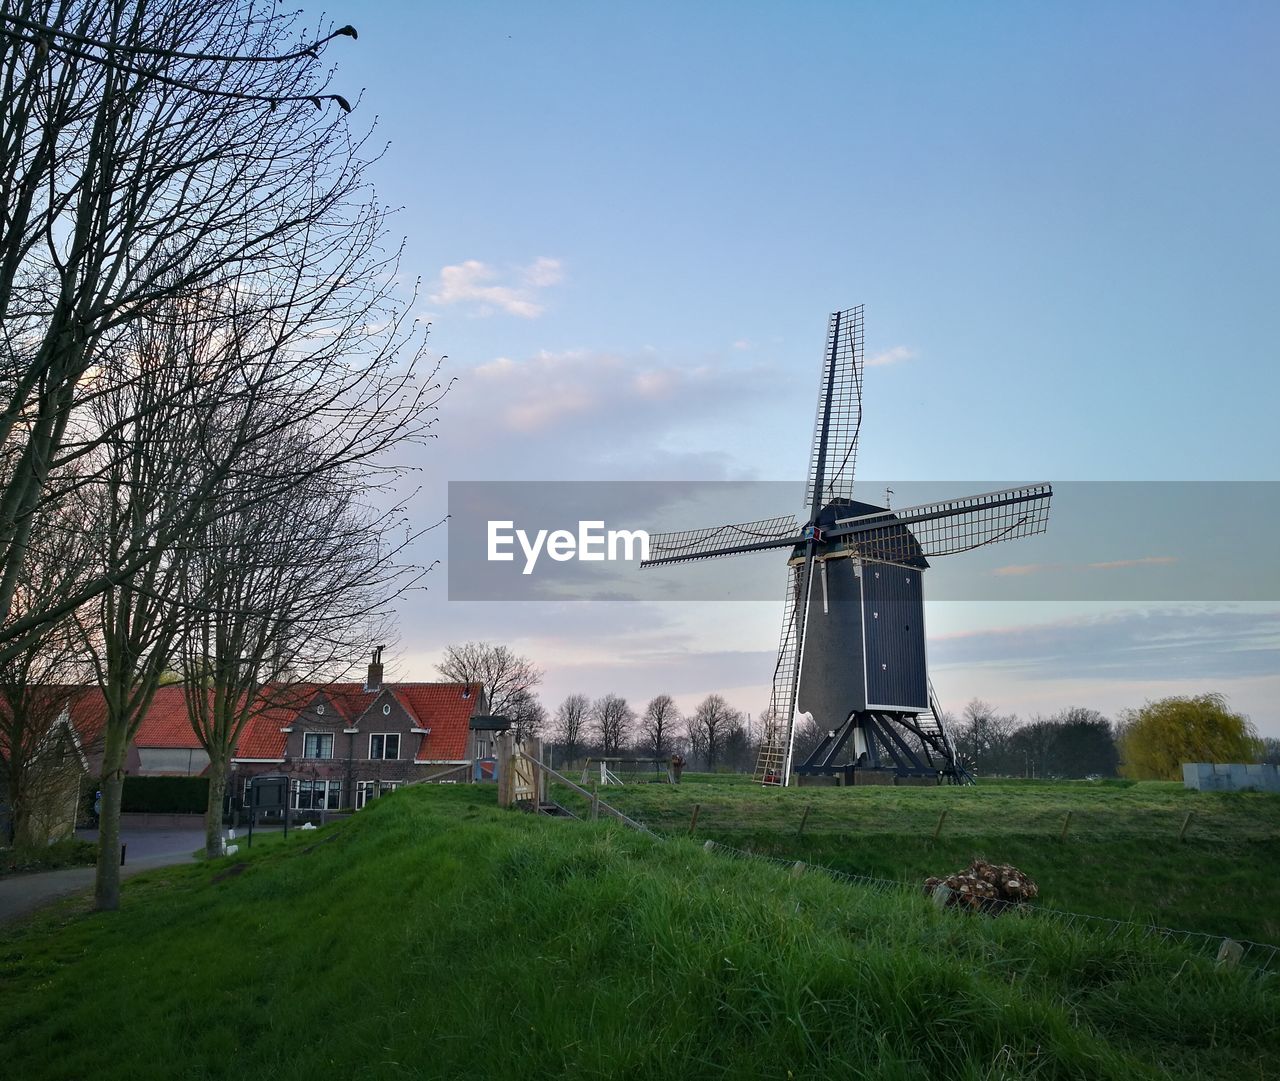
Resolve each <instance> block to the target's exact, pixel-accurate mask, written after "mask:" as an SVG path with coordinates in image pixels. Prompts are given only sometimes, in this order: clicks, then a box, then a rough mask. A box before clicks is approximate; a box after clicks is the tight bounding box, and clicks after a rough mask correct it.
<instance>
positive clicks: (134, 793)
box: [120, 777, 209, 814]
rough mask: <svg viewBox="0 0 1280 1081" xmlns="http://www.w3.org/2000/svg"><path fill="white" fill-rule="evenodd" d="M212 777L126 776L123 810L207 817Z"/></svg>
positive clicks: (121, 807) (122, 801) (122, 797)
mask: <svg viewBox="0 0 1280 1081" xmlns="http://www.w3.org/2000/svg"><path fill="white" fill-rule="evenodd" d="M208 806H209V778H208V777H126V778H125V779H124V794H123V795H122V796H121V806H120V809H121V810H122V811H126V812H133V813H149V814H204V812H205V808H206V807H208Z"/></svg>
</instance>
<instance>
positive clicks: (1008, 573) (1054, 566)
mask: <svg viewBox="0 0 1280 1081" xmlns="http://www.w3.org/2000/svg"><path fill="white" fill-rule="evenodd" d="M1177 562H1178V558H1177V556H1142V557H1141V558H1140V559H1110V560H1107V561H1105V562H1102V563H1010V564H1007V565H1006V566H1003V567H996V568H995V569H994V570H993V571H991V574H992V575H993V576H994V577H996V578H1025V577H1027V576H1029V575H1032V574H1045V573H1047V572H1049V571H1078V570H1090V571H1112V570H1123V569H1125V568H1128V567H1168V566H1172V565H1173V564H1174V563H1177Z"/></svg>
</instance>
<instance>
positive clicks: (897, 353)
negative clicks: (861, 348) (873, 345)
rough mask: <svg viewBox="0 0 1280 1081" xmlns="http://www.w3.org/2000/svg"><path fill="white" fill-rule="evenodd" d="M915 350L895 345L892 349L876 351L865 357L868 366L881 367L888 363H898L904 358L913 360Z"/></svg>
mask: <svg viewBox="0 0 1280 1081" xmlns="http://www.w3.org/2000/svg"><path fill="white" fill-rule="evenodd" d="M915 356H916V351H915V350H914V349H911V348H909V347H908V346H905V345H895V346H894V347H893V348H892V349H886V350H884V352H881V353H876V354H875V355H874V356H870V357H868V358H867V367H868V368H883V367H885V366H886V365H889V364H899V363H901V362H902V361H904V360H914V359H915Z"/></svg>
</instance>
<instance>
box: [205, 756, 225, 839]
mask: <svg viewBox="0 0 1280 1081" xmlns="http://www.w3.org/2000/svg"><path fill="white" fill-rule="evenodd" d="M226 793H227V762H226V760H225V759H218V758H213V757H210V759H209V806H208V807H206V808H205V812H204V854H205V858H206V859H215V858H216V857H218V856H221V855H222V801H223V799H224V798H225V797H226Z"/></svg>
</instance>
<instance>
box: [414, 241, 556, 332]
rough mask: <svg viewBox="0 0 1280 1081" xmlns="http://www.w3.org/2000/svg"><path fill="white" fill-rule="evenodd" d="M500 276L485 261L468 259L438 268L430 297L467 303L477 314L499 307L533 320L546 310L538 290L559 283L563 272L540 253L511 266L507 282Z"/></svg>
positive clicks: (442, 301) (438, 301)
mask: <svg viewBox="0 0 1280 1081" xmlns="http://www.w3.org/2000/svg"><path fill="white" fill-rule="evenodd" d="M503 277H504V275H502V274H500V273H499V271H498V270H496V269H495V268H494V267H492V266H490V265H489V264H488V263H482V262H480V260H478V259H468V260H467V261H466V262H464V263H460V264H457V265H454V266H447V267H444V268H442V269H441V271H440V283H439V285H438V286H437V289H436V292H434V293H432V294H430V300H431V302H432V303H433V304H439V305H442V306H447V305H450V304H469V305H472V306H473V307H474V310H475V313H476V314H477V315H491V314H493V312H494V311H495V310H498V311H503V312H506V313H507V314H508V315H518V316H520V317H521V318H522V319H536V318H537V317H538V316H540V315H541V314H542V313H543V311H545V310H546V309H545V307H544V305H543V304H542V303H541V301H540V298H539V295H538V294H539V292H540V291H541V290H543V289H547V288H549V287H551V286H553V285H558V284H559V283H560V282H561V281H562V280H563V279H564V271H563V268H562V267H561V265H560V261H559V260H558V259H549V258H547V257H546V256H539V257H538V258H537V259H535V260H534V261H533V262H532V263H530V264H529V265H528V266H526V267H514V268H512V269H511V270H510V271H509V274H508V275H506V276H505V277H506V278H507V283H506V284H504V283H503V281H502V279H503ZM512 282H514V283H516V284H512Z"/></svg>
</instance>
